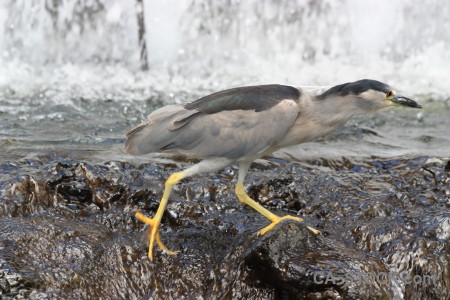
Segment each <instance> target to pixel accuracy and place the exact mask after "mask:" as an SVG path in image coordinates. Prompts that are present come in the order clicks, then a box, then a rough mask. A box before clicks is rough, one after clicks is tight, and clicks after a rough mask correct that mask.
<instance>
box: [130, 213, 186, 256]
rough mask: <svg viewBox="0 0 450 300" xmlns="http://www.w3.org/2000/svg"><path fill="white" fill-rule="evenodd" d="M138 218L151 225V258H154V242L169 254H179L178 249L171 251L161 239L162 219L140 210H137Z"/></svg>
mask: <svg viewBox="0 0 450 300" xmlns="http://www.w3.org/2000/svg"><path fill="white" fill-rule="evenodd" d="M135 216H136V218H137V219H138V220H139V221H141V222H143V223H145V224H148V225H149V226H150V228H149V230H148V236H149V240H150V242H149V246H148V258H150V260H153V244H154V243H155V240H156V243H157V244H158V246H159V247H160V248H161V249H162V250H163V251H165V252H167V253H169V254H172V255H174V254H177V253H178V251H171V250H169V249H168V248H167V247H166V246H165V245H164V244H163V242H162V241H161V237H160V235H159V224H160V221H159V220H157V219H155V218H153V219H152V218H149V217H146V216H144V215H143V214H141V213H140V212H139V211H137V212H136V215H135Z"/></svg>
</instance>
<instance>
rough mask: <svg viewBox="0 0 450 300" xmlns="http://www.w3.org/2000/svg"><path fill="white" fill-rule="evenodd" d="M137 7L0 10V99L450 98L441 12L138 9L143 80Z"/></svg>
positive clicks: (405, 6) (449, 44) (435, 6)
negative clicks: (361, 86)
mask: <svg viewBox="0 0 450 300" xmlns="http://www.w3.org/2000/svg"><path fill="white" fill-rule="evenodd" d="M136 3H137V1H131V0H108V1H106V0H73V1H50V0H48V1H28V0H11V1H1V3H0V54H1V55H0V66H1V67H0V89H1V91H2V92H3V93H5V91H9V92H12V93H14V95H16V96H18V95H22V96H29V95H35V94H36V93H39V92H42V91H43V90H44V91H45V90H49V89H50V90H51V89H57V90H59V91H64V92H69V93H72V92H76V93H79V94H81V95H83V96H86V97H98V98H102V97H103V96H104V95H105V94H113V95H114V94H118V95H120V96H125V97H126V98H139V97H140V96H139V95H133V94H131V95H130V94H129V91H130V89H131V90H141V91H143V94H145V93H146V92H145V90H146V89H151V90H156V91H163V92H166V93H172V92H178V91H199V90H208V91H212V90H217V89H220V88H227V87H232V86H236V85H242V84H257V83H268V82H272V83H274V82H276V83H287V84H292V85H296V86H309V85H313V86H317V85H319V86H330V85H336V84H339V83H343V82H348V81H353V80H357V79H361V78H373V79H378V80H381V81H385V82H388V83H390V84H391V85H393V86H395V87H397V88H398V89H400V90H404V91H407V92H408V94H412V95H420V94H424V95H429V94H431V96H433V97H434V98H439V99H445V98H446V97H448V96H449V95H450V92H449V87H450V18H448V16H449V15H450V2H449V1H442V0H441V1H439V0H429V1H425V2H424V1H419V0H409V1H406V0H405V1H400V0H399V1H389V0H377V1H358V0H342V1H335V0H328V1H307V0H297V1H292V0H282V1H256V0H253V1H190V0H183V1H164V0H159V1H156V0H152V1H148V0H144V5H145V6H144V7H145V11H144V13H145V14H144V15H145V22H146V28H147V32H146V41H147V51H148V57H149V66H150V71H149V72H146V73H144V72H140V71H139V47H138V34H137V32H138V25H137V18H136V13H137V5H136ZM141 96H142V94H141Z"/></svg>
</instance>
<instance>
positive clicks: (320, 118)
mask: <svg viewBox="0 0 450 300" xmlns="http://www.w3.org/2000/svg"><path fill="white" fill-rule="evenodd" d="M395 106H397V107H400V106H403V107H413V108H422V106H421V105H420V104H418V103H417V102H416V101H414V100H412V99H409V98H407V97H405V96H403V95H401V94H399V93H397V92H396V91H395V90H394V89H393V88H391V87H390V86H389V85H388V84H386V83H383V82H380V81H377V80H371V79H363V80H358V81H354V82H348V83H344V84H340V85H337V86H334V87H331V88H329V89H328V90H326V91H325V92H323V93H321V94H319V95H314V94H312V93H308V92H306V91H304V90H303V89H301V88H296V87H293V86H288V85H280V84H268V85H256V86H244V87H236V88H231V89H227V90H223V91H219V92H216V93H213V94H210V95H207V96H204V97H202V98H199V99H197V100H195V101H193V102H188V103H183V104H174V105H167V106H164V107H162V108H159V109H157V110H155V111H153V112H152V113H151V114H150V115H149V116H148V117H147V119H146V120H145V121H144V122H142V123H141V124H139V125H137V126H136V127H134V128H133V129H131V130H130V131H129V132H128V133H126V141H125V152H126V153H128V154H130V155H145V154H148V153H152V152H172V153H177V154H181V155H184V156H187V157H192V158H197V159H201V160H200V162H198V163H196V164H194V165H192V166H190V167H188V168H187V169H185V170H183V171H179V172H175V173H173V174H171V175H170V176H169V177H168V179H167V180H166V181H165V184H164V192H163V196H162V198H161V201H160V204H159V206H158V209H157V212H156V214H155V216H154V217H153V218H150V217H147V216H145V215H144V214H142V213H141V212H140V211H138V210H137V211H136V215H135V217H136V218H137V219H139V220H140V221H142V222H144V223H146V224H148V225H149V231H148V235H149V248H148V258H149V259H150V260H153V248H154V243H155V241H156V243H157V244H158V245H159V247H160V248H161V249H162V250H163V251H165V252H167V253H169V254H176V253H178V251H171V250H169V249H168V248H167V247H166V246H165V245H164V244H163V242H162V241H161V237H160V233H159V227H160V224H161V219H162V217H163V213H164V211H165V209H166V206H167V203H168V200H169V196H170V193H171V191H172V188H173V186H174V185H176V184H177V183H179V182H180V180H182V179H183V178H186V177H190V176H193V175H196V174H200V173H209V172H215V171H218V170H221V169H223V168H226V167H228V166H230V165H232V164H235V163H237V164H238V165H239V173H238V179H237V183H236V186H235V194H236V196H237V198H238V200H239V201H240V202H242V203H244V204H247V205H249V206H250V207H251V208H253V209H254V210H256V211H257V212H259V213H261V214H262V215H263V216H264V217H266V218H267V219H269V221H270V224H269V225H267V226H266V227H264V228H262V229H261V230H259V231H258V234H259V235H264V234H265V233H267V232H268V231H269V230H271V229H273V228H274V227H275V226H276V225H277V224H278V223H279V222H281V221H283V220H286V219H291V220H296V221H303V220H302V219H301V218H299V217H296V216H291V215H286V216H278V215H276V214H274V213H272V212H270V211H269V210H268V209H266V208H264V207H263V206H262V205H260V204H259V203H257V202H256V201H254V200H253V199H251V198H250V197H249V196H248V195H247V193H246V191H245V188H244V179H245V176H246V174H247V172H248V170H249V168H250V165H251V164H252V162H253V161H254V160H255V159H258V158H262V157H263V156H265V155H268V154H271V153H272V152H274V151H277V150H279V149H281V148H285V147H288V146H292V145H297V144H301V143H306V142H309V141H312V140H314V139H316V138H318V137H321V136H323V135H325V134H327V133H330V132H332V131H334V130H336V129H338V128H340V127H342V126H344V125H345V124H346V122H347V121H348V120H350V119H351V118H352V117H353V116H357V115H365V114H369V113H374V112H377V111H379V110H382V109H385V108H389V107H395ZM307 227H308V228H309V229H310V230H311V231H312V232H313V233H315V234H318V233H320V232H319V231H318V230H316V229H314V228H312V227H309V226H307Z"/></svg>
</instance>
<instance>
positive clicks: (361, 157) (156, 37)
mask: <svg viewBox="0 0 450 300" xmlns="http://www.w3.org/2000/svg"><path fill="white" fill-rule="evenodd" d="M137 3H138V1H136V2H135V1H128V0H111V1H104V0H72V1H50V0H48V1H27V0H16V1H13V0H10V1H1V3H0V121H1V122H0V148H1V152H0V165H1V166H0V188H1V189H2V192H1V193H0V196H2V197H6V195H7V194H8V193H9V194H11V185H12V184H13V185H14V184H17V182H23V176H24V175H26V176H34V178H41V179H42V178H43V177H44V176H46V175H45V174H47V172H50V171H49V170H50V169H52V170H53V168H56V169H57V170H56V169H55V170H56V171H54V172H56V173H58V172H59V171H58V170H59V169H58V168H59V167H55V165H57V164H58V163H59V162H64V163H65V165H64V167H63V168H70V167H69V166H71V165H73V166H75V165H77V162H80V161H82V162H84V163H86V162H87V163H91V164H104V163H105V162H107V163H108V164H109V165H108V166H111V165H110V163H109V162H111V161H116V162H117V161H120V162H132V163H136V164H139V163H143V162H147V163H148V162H152V163H170V164H173V163H175V164H177V165H184V164H185V162H180V161H178V160H177V158H173V157H170V156H166V155H161V154H152V155H149V156H146V157H141V158H133V157H130V156H128V155H126V154H124V153H123V142H124V133H125V132H126V131H127V130H129V129H130V128H132V127H133V126H135V125H136V124H138V123H139V122H140V121H142V120H143V119H144V118H145V116H146V115H147V114H149V113H150V112H151V111H152V110H154V109H155V108H158V107H160V106H162V105H165V104H170V103H181V102H187V101H192V100H195V99H197V98H198V97H201V96H203V95H206V94H208V93H211V92H213V91H217V90H220V89H225V88H230V87H235V86H242V85H255V84H264V83H281V84H290V85H294V86H301V87H304V88H305V89H307V90H309V91H311V92H314V93H318V92H320V91H322V90H324V89H325V88H327V87H329V86H333V85H336V84H341V83H344V82H349V81H354V80H358V79H362V78H371V79H377V80H380V81H383V82H386V83H388V84H390V85H392V86H393V87H395V88H396V89H397V90H398V91H399V92H401V93H403V94H404V95H406V96H408V97H410V98H413V99H416V100H417V101H418V102H419V103H420V104H422V106H423V107H424V108H423V109H422V110H415V109H408V108H404V109H390V110H387V111H383V112H380V113H378V114H376V115H374V116H363V117H359V118H355V119H354V120H352V121H351V122H349V124H347V126H345V127H344V128H342V129H340V130H339V131H337V132H335V133H333V134H330V135H328V136H327V137H324V138H321V139H320V140H318V141H316V142H313V143H308V144H305V145H300V146H295V147H291V148H290V149H285V150H281V151H279V152H278V153H275V154H274V155H273V156H274V158H272V159H271V160H272V161H273V162H275V163H276V162H277V161H278V159H281V160H280V161H290V162H297V163H301V164H307V165H308V166H309V167H310V166H311V164H310V163H311V162H316V163H317V162H320V161H322V163H321V165H326V166H327V167H330V168H332V169H340V168H341V167H342V166H346V165H347V166H348V164H349V163H348V162H349V161H350V162H351V163H350V164H351V167H350V168H352V167H355V166H356V167H358V166H359V165H358V163H359V162H364V163H361V165H364V166H367V161H368V160H374V159H375V160H393V161H396V160H403V161H407V160H410V159H411V160H417V159H419V160H420V161H427V162H435V163H440V164H441V165H445V163H446V161H447V160H448V158H450V136H449V134H448V132H449V128H450V71H449V70H450V34H449V32H450V18H448V16H449V15H450V2H447V1H438V0H434V1H433V0H430V1H427V2H426V4H424V3H423V1H419V0H411V1H388V0H382V1H358V0H342V1H331V0H329V1H325V0H324V1H307V0H297V1H291V0H282V1H256V0H255V1H234V0H229V1H187V0H183V1H176V2H174V1H162V0H161V1H145V0H144V10H143V15H144V17H145V24H146V46H147V54H148V65H149V70H148V71H142V70H141V63H140V46H139V39H138V22H137V12H138V11H139V5H138V4H137ZM324 162H326V163H324ZM113 164H114V163H113ZM313 164H314V163H313ZM368 165H370V163H368ZM405 165H407V163H406V164H405ZM359 167H360V166H359ZM120 168H122V167H120ZM407 168H408V167H407ZM344 169H345V168H344ZM74 172H75V171H74ZM21 176H22V177H21ZM74 178H75V177H74ZM446 182H448V181H446ZM96 188H97V187H96ZM378 188H381V187H378ZM6 190H8V192H6ZM19 190H20V189H19ZM82 190H83V189H82ZM55 193H56V192H55ZM12 194H14V193H12ZM69 194H70V193H69ZM8 197H10V196H8ZM8 197H7V199H10V198H8ZM444 197H448V194H445V195H444ZM5 199H6V198H5ZM5 201H6V200H5ZM5 205H6V204H5ZM5 207H6V206H4V208H3V212H4V214H5V216H8V215H9V216H11V212H8V209H6V208H5ZM447 208H448V206H447ZM447 212H448V211H447ZM437 213H438V212H436V214H437ZM445 217H446V218H447V217H448V214H447V215H445ZM445 228H447V230H448V226H447V227H445ZM0 254H1V252H0ZM0 256H1V255H0ZM2 259H3V258H2Z"/></svg>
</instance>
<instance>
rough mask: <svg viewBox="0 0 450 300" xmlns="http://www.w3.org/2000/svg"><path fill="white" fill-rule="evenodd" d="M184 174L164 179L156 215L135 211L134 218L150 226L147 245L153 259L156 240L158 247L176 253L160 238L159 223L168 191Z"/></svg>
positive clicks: (165, 204) (149, 255) (180, 173)
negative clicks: (150, 216)
mask: <svg viewBox="0 0 450 300" xmlns="http://www.w3.org/2000/svg"><path fill="white" fill-rule="evenodd" d="M185 177H186V174H185V173H184V172H178V173H173V174H172V175H170V177H169V178H168V179H167V180H166V183H165V184H164V194H163V197H162V199H161V203H160V204H159V207H158V210H157V211H156V215H155V216H154V217H153V218H148V217H146V216H144V215H143V214H141V213H140V212H136V218H138V219H139V220H140V221H142V222H144V223H146V224H148V225H149V226H150V228H149V231H148V235H149V238H150V243H149V247H148V258H150V260H153V244H154V242H155V241H156V243H158V245H159V247H160V248H161V249H162V250H164V251H166V252H167V253H169V254H177V252H175V251H170V250H169V249H167V247H166V246H165V245H164V244H163V243H162V241H161V238H160V236H159V225H160V224H161V219H162V216H163V213H164V210H165V209H166V206H167V201H168V200H169V196H170V192H172V188H173V186H174V185H175V184H177V183H178V182H179V181H180V180H181V179H183V178H185Z"/></svg>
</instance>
